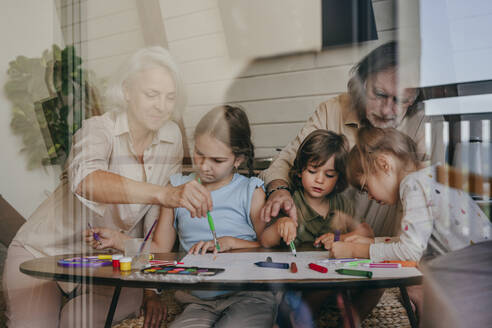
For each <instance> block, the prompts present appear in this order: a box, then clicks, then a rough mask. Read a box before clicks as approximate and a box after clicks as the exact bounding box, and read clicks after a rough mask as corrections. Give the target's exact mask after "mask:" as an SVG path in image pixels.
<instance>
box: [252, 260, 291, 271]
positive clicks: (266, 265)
mask: <svg viewBox="0 0 492 328" xmlns="http://www.w3.org/2000/svg"><path fill="white" fill-rule="evenodd" d="M255 265H257V266H259V267H262V268H274V269H288V268H289V263H278V262H256V263H255Z"/></svg>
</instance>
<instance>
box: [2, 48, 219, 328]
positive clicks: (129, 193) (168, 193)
mask: <svg viewBox="0 0 492 328" xmlns="http://www.w3.org/2000/svg"><path fill="white" fill-rule="evenodd" d="M107 98H108V100H109V103H110V104H111V106H112V107H111V108H109V109H110V110H111V111H109V112H107V113H106V114H104V115H102V116H98V117H92V118H90V119H88V120H86V121H84V123H83V126H82V128H81V129H80V130H79V131H77V133H76V134H75V135H74V138H73V147H72V151H71V154H70V156H69V159H68V161H67V163H68V166H67V172H68V174H67V175H64V178H63V179H62V182H61V183H60V185H59V186H58V188H57V189H56V190H55V191H54V192H53V194H52V195H51V196H50V197H49V198H48V199H47V200H46V201H45V202H43V203H42V204H41V206H40V207H39V208H38V209H37V210H36V211H35V212H34V214H33V215H32V216H31V217H30V218H29V219H28V220H27V222H26V223H25V224H24V225H23V226H22V227H21V229H20V230H19V232H18V233H17V235H16V237H15V238H14V240H13V242H12V244H11V245H10V247H9V249H8V255H7V260H6V264H5V272H4V276H3V277H4V279H3V286H4V290H5V291H6V296H7V303H8V309H7V315H8V318H9V321H10V327H58V326H60V327H68V326H70V327H78V326H81V327H89V326H90V327H100V326H103V324H104V319H105V316H106V314H107V310H108V308H109V304H110V302H111V296H112V293H113V288H112V287H111V288H110V287H100V286H80V285H79V286H77V285H75V284H68V283H56V282H50V281H44V280H38V279H34V278H31V277H29V276H26V275H23V274H22V273H19V271H18V270H19V264H21V263H22V262H24V261H27V260H30V259H33V258H37V257H41V256H47V255H59V254H67V253H83V252H84V251H87V250H88V248H87V246H86V245H85V243H84V240H83V236H84V231H85V230H86V229H87V227H88V223H91V224H92V226H94V227H99V231H100V233H101V237H102V243H104V242H105V241H106V240H107V239H106V238H105V235H104V232H105V231H112V230H116V231H119V232H123V233H124V234H127V235H130V236H133V237H142V236H143V234H144V232H145V231H147V230H148V229H149V227H150V226H151V224H152V222H153V221H154V220H156V219H157V218H158V215H159V211H160V207H161V206H164V207H172V208H174V207H185V208H187V209H188V210H190V212H191V213H192V215H193V216H196V217H201V216H204V215H205V214H206V212H207V211H208V210H211V207H212V202H211V198H210V194H209V193H208V191H207V190H206V189H205V188H204V187H202V186H201V185H200V184H198V183H197V182H191V183H188V184H185V185H183V186H181V187H172V186H170V185H167V182H168V179H169V176H171V175H172V174H174V173H176V172H179V171H180V169H181V160H182V157H183V145H182V137H181V133H180V130H179V128H178V126H177V125H176V124H175V123H174V122H173V121H172V120H171V119H172V117H173V115H175V114H177V110H178V109H179V107H180V105H181V104H182V99H183V89H182V87H181V84H180V78H179V74H178V69H177V66H176V64H175V63H174V61H173V60H172V58H171V56H170V55H169V53H168V52H167V51H166V50H165V49H163V48H160V47H152V48H146V49H141V50H139V51H137V52H136V53H135V54H133V55H132V56H131V57H130V58H129V59H128V61H127V62H126V63H125V64H124V66H123V67H122V68H121V69H120V70H119V71H118V74H117V75H116V76H115V78H114V79H113V82H112V84H111V86H110V87H109V88H108V91H107ZM103 228H106V230H105V229H103ZM101 246H102V247H111V245H101ZM62 296H65V297H67V298H68V299H69V300H68V302H67V303H66V304H64V305H63V303H62V300H63V297H62ZM141 301H142V291H141V290H140V289H130V288H126V289H122V291H121V297H120V302H119V304H118V307H117V309H116V313H115V320H116V321H119V320H122V319H124V318H126V317H127V316H129V315H131V314H133V313H135V312H136V311H137V310H138V309H139V306H140V304H141Z"/></svg>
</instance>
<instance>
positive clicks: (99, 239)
mask: <svg viewBox="0 0 492 328" xmlns="http://www.w3.org/2000/svg"><path fill="white" fill-rule="evenodd" d="M87 225H88V226H89V229H90V230H91V231H92V237H94V239H95V240H96V241H97V243H98V244H99V246H102V241H101V237H99V234H98V233H97V232H95V231H94V228H93V227H92V224H91V223H90V222H87Z"/></svg>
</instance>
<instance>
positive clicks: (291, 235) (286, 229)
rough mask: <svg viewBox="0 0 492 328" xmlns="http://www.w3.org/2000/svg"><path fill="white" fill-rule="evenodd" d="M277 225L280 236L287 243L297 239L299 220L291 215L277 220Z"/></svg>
mask: <svg viewBox="0 0 492 328" xmlns="http://www.w3.org/2000/svg"><path fill="white" fill-rule="evenodd" d="M275 225H276V226H277V232H278V234H279V235H280V237H281V238H282V239H283V240H284V241H285V243H286V244H287V245H289V244H290V243H291V242H293V241H294V239H296V236H297V222H296V221H294V220H292V219H291V218H289V217H283V218H280V219H278V220H277V222H275Z"/></svg>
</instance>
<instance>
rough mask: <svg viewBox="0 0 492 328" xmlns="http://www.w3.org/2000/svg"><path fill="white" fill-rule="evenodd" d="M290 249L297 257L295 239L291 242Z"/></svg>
mask: <svg viewBox="0 0 492 328" xmlns="http://www.w3.org/2000/svg"><path fill="white" fill-rule="evenodd" d="M290 251H291V252H292V254H294V256H295V257H297V251H296V245H295V244H294V241H291V242H290Z"/></svg>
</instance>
